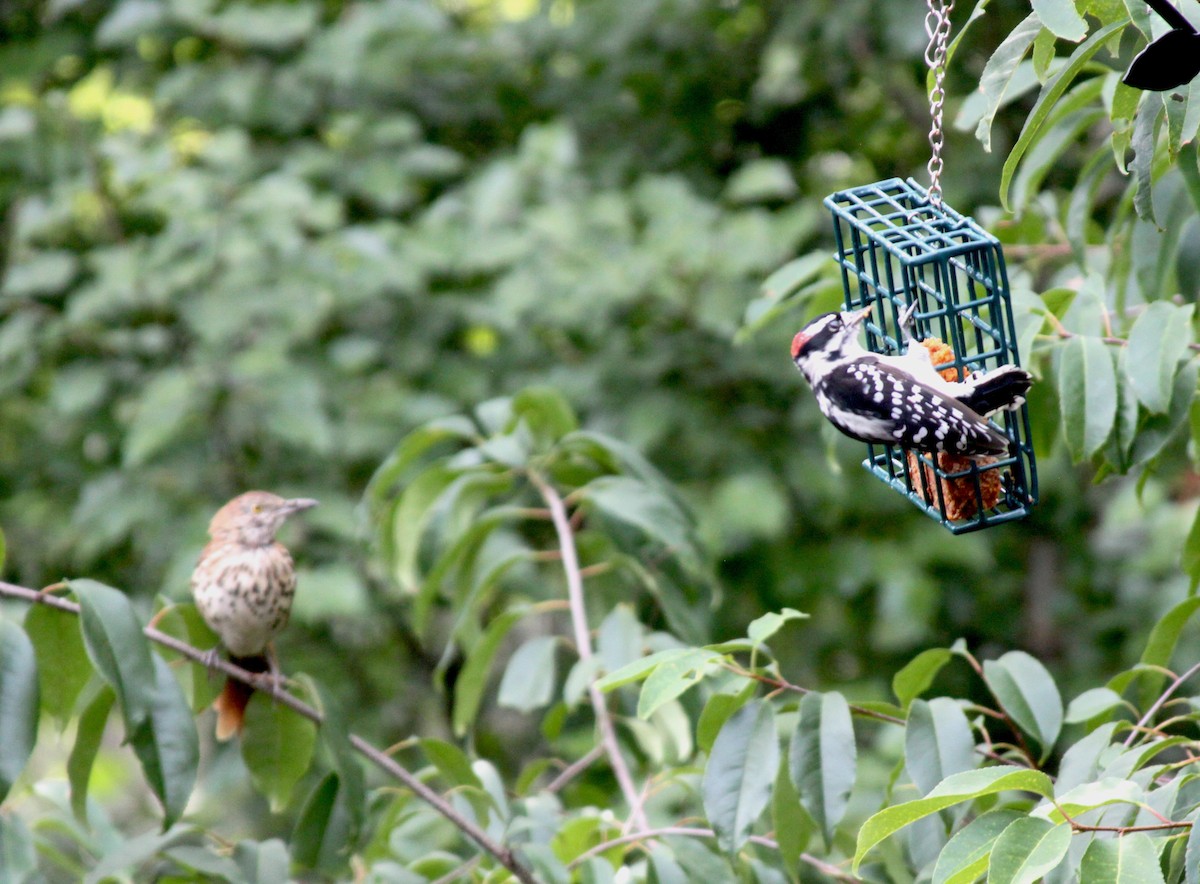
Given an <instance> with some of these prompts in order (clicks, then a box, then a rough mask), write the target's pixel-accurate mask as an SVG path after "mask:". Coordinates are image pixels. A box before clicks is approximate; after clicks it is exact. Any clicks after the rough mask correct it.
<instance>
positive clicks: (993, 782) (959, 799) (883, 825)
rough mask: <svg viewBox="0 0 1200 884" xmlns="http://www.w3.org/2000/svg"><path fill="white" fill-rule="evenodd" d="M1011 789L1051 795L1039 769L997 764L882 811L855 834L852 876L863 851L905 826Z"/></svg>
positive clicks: (951, 778)
mask: <svg viewBox="0 0 1200 884" xmlns="http://www.w3.org/2000/svg"><path fill="white" fill-rule="evenodd" d="M1011 790H1021V791H1025V792H1034V793H1036V794H1038V795H1041V796H1043V797H1047V796H1049V795H1051V794H1053V790H1054V787H1053V784H1052V783H1051V781H1050V778H1049V777H1048V776H1046V775H1045V774H1044V773H1042V772H1041V771H1039V770H1030V769H1029V768H1025V767H1016V766H1014V765H997V766H996V767H984V768H980V769H978V770H968V771H964V772H963V773H959V774H953V775H952V776H949V777H947V778H946V779H945V780H943V781H942V782H941V783H939V784H938V785H937V787H936V788H935V789H934V790H933V791H932V792H930V793H929V794H928V795H926V796H925V797H924V798H918V799H917V800H915V801H906V802H904V803H903V804H895V805H892V806H891V807H886V808H884V809H883V810H881V811H879V813H877V814H875V815H874V816H872V817H871V818H870V819H868V820H867V821H866V822H865V823H863V825H862V828H860V829H859V831H858V847H857V848H856V850H855V853H854V871H855V873H857V872H858V867H859V865H860V864H861V863H862V861H863V858H864V857H865V856H866V854H867V851H869V850H870V849H871V848H872V847H874V846H875V845H876V844H878V843H879V842H880V841H882V840H883V839H884V838H887V837H888V836H889V835H892V834H894V833H895V832H898V831H899V830H900V829H903V828H904V827H905V826H907V825H910V824H911V823H915V822H916V821H917V820H919V819H924V818H925V817H927V816H929V815H930V814H931V813H937V812H938V811H939V810H943V809H944V808H947V807H952V806H953V805H955V804H961V803H963V802H964V801H973V800H975V799H976V798H982V797H983V796H985V795H994V794H996V793H997V792H1006V791H1011Z"/></svg>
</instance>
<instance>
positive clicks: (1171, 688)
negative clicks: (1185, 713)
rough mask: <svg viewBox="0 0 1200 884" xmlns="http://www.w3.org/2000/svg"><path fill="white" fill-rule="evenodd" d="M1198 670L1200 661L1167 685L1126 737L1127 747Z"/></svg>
mask: <svg viewBox="0 0 1200 884" xmlns="http://www.w3.org/2000/svg"><path fill="white" fill-rule="evenodd" d="M1197 672H1200V663H1197V664H1195V665H1194V666H1192V668H1191V669H1189V670H1188V671H1187V672H1185V673H1183V674H1182V675H1180V676H1178V677H1177V678H1176V679H1175V680H1174V681H1173V682H1171V683H1170V684H1169V685H1167V689H1166V690H1165V691H1163V692H1162V695H1161V696H1160V697H1159V698H1158V699H1157V700H1155V701H1154V705H1152V706H1151V707H1150V708H1149V709H1147V710H1146V714H1145V715H1143V716H1142V717H1141V718H1140V719H1139V720H1138V723H1137V724H1136V725H1135V726H1134V727H1133V728H1132V729H1131V730H1130V731H1129V736H1128V737H1126V738H1125V746H1126V747H1129V746H1132V745H1133V741H1134V738H1136V737H1137V735H1138V733H1139V732H1140V730H1141V729H1143V728H1145V727H1146V725H1147V724H1149V722H1150V720H1151V719H1152V718H1154V716H1155V715H1156V714H1157V713H1158V710H1159V709H1161V708H1162V707H1163V704H1164V703H1166V702H1167V700H1169V699H1171V695H1172V694H1173V693H1175V692H1176V691H1177V690H1179V688H1180V687H1181V686H1182V685H1183V683H1184V682H1185V681H1187V680H1188V679H1189V678H1191V677H1192V676H1193V675H1195V674H1196V673H1197Z"/></svg>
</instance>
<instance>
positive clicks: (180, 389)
mask: <svg viewBox="0 0 1200 884" xmlns="http://www.w3.org/2000/svg"><path fill="white" fill-rule="evenodd" d="M198 396H199V390H198V389H197V386H196V373H195V372H194V371H191V370H188V369H184V368H175V369H172V368H168V369H164V370H163V371H160V372H159V373H158V374H156V375H155V376H154V378H153V380H151V381H150V383H149V384H147V385H146V388H145V389H144V390H143V391H142V393H141V396H140V398H139V399H138V406H137V411H136V412H134V416H133V420H132V421H131V422H130V424H129V430H128V431H127V432H126V434H125V443H124V446H123V448H122V462H123V463H124V465H125V466H127V467H129V466H138V465H139V464H143V463H145V462H146V461H148V460H150V459H151V458H152V457H154V456H155V455H156V454H159V453H160V452H161V451H163V449H165V448H166V447H167V446H168V445H170V444H171V443H172V442H174V441H175V440H176V439H177V438H179V435H180V434H181V433H182V432H183V431H184V430H185V429H186V428H187V425H188V423H189V422H190V421H196V422H199V420H200V413H201V411H202V408H200V407H198V405H197V398H198Z"/></svg>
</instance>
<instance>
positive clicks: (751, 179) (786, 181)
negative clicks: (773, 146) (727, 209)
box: [725, 158, 796, 203]
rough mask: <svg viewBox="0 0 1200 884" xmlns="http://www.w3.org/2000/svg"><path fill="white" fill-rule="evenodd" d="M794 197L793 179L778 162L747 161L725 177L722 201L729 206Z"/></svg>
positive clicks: (789, 172) (782, 163) (775, 160)
mask: <svg viewBox="0 0 1200 884" xmlns="http://www.w3.org/2000/svg"><path fill="white" fill-rule="evenodd" d="M795 195H796V179H795V178H794V177H792V172H791V169H790V168H789V167H788V165H787V163H785V162H784V161H783V160H781V159H777V158H765V159H757V160H750V161H749V162H747V163H746V164H745V165H744V166H742V167H741V168H739V169H738V170H737V171H735V172H734V173H733V174H732V175H730V176H729V182H728V184H726V185H725V199H727V200H729V201H730V202H732V203H760V202H767V201H769V200H790V199H792V198H793V197H794V196H795Z"/></svg>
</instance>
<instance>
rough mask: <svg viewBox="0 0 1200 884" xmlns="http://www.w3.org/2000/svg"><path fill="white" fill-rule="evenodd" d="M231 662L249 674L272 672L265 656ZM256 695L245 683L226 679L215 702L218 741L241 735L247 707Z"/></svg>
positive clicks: (238, 658)
mask: <svg viewBox="0 0 1200 884" xmlns="http://www.w3.org/2000/svg"><path fill="white" fill-rule="evenodd" d="M229 662H230V663H232V664H233V665H234V666H240V667H242V668H243V669H245V670H247V671H248V672H270V671H271V665H270V661H268V659H267V657H266V656H265V655H263V654H256V655H254V656H252V657H232V656H231V657H230V658H229ZM253 694H254V688H252V687H251V686H250V685H248V684H246V683H245V682H242V681H238V680H236V679H233V678H226V679H225V687H223V688H222V689H221V693H220V694H219V695H218V696H217V699H216V700H215V701H214V702H213V709H215V710H216V712H217V739H218V740H222V741H224V740H228V739H229V738H230V737H232V736H234V735H235V734H237V735H239V736H240V735H241V733H242V726H243V724H244V722H245V719H246V706H247V704H249V702H250V697H251V696H252V695H253Z"/></svg>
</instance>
